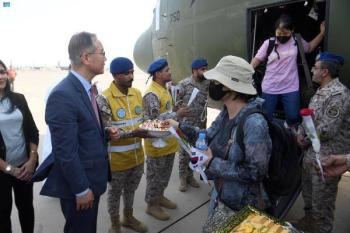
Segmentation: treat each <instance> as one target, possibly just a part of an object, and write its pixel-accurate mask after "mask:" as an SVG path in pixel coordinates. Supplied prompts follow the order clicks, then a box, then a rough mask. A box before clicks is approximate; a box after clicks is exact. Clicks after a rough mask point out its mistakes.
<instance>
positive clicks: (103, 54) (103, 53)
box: [88, 52, 106, 57]
mask: <svg viewBox="0 0 350 233" xmlns="http://www.w3.org/2000/svg"><path fill="white" fill-rule="evenodd" d="M88 54H100V55H102V56H104V57H105V56H106V52H99V53H88Z"/></svg>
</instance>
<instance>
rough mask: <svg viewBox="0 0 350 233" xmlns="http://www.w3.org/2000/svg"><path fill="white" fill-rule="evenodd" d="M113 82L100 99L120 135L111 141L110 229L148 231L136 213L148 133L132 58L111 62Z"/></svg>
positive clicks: (106, 118)
mask: <svg viewBox="0 0 350 233" xmlns="http://www.w3.org/2000/svg"><path fill="white" fill-rule="evenodd" d="M110 72H111V73H112V75H113V79H114V80H113V82H112V83H111V85H110V86H109V88H107V89H106V90H105V91H104V92H103V95H99V96H98V98H97V103H98V105H99V109H100V110H101V115H102V120H103V123H104V125H105V126H107V127H108V126H111V125H113V126H115V127H117V128H118V129H119V130H120V131H121V132H120V139H119V140H117V141H115V142H110V144H109V146H108V151H109V155H110V167H111V171H112V172H111V176H112V177H111V178H112V180H111V181H110V183H109V186H108V198H107V201H108V202H107V204H108V213H109V215H110V218H111V227H110V229H109V233H119V232H120V231H121V225H122V226H124V227H128V228H131V229H133V230H134V231H136V232H147V227H146V226H145V225H144V224H143V223H142V222H140V221H139V220H137V219H136V218H135V217H134V215H133V202H134V196H135V191H136V189H137V187H138V185H139V183H140V180H141V177H142V174H143V172H144V152H143V148H142V142H141V140H142V139H141V138H145V137H147V136H148V133H147V131H146V130H143V129H140V128H139V127H138V126H139V125H140V123H141V122H142V121H143V112H142V96H141V92H140V91H139V90H138V89H136V88H132V87H131V86H132V82H133V79H134V75H133V73H134V68H133V64H132V62H131V61H130V60H129V59H128V58H124V57H118V58H115V59H113V61H112V62H111V65H110ZM122 194H123V200H124V211H123V213H124V214H123V221H122V222H121V224H120V220H119V206H120V197H121V195H122Z"/></svg>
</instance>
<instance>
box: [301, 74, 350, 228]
mask: <svg viewBox="0 0 350 233" xmlns="http://www.w3.org/2000/svg"><path fill="white" fill-rule="evenodd" d="M309 108H312V109H314V123H315V127H316V130H317V133H318V135H319V138H320V142H321V150H320V155H321V156H327V155H330V154H346V153H349V152H350V118H349V116H350V91H349V89H348V88H346V87H345V86H344V85H343V84H342V83H340V81H339V80H338V78H336V79H333V80H332V81H331V82H330V83H328V84H327V85H326V86H324V87H323V88H319V89H318V90H317V92H316V94H315V95H314V96H313V97H312V99H311V101H310V104H309ZM314 164H315V152H314V151H313V148H312V147H309V148H308V149H307V151H306V152H305V156H304V161H303V177H302V179H303V180H302V181H303V192H302V193H303V197H304V202H305V207H304V209H305V213H306V215H308V214H309V215H311V216H312V218H313V219H314V220H315V223H316V224H314V226H315V228H316V229H315V232H321V233H324V232H332V228H333V220H334V209H335V200H336V196H337V190H338V183H339V180H340V177H326V178H325V181H324V182H323V181H322V180H321V177H320V176H318V175H317V172H316V170H315V167H314Z"/></svg>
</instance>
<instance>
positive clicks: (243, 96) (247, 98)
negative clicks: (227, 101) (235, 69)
mask: <svg viewBox="0 0 350 233" xmlns="http://www.w3.org/2000/svg"><path fill="white" fill-rule="evenodd" d="M255 98H256V95H249V94H244V93H240V92H236V95H235V97H233V100H236V99H241V100H243V101H244V102H245V103H248V102H249V101H250V100H252V99H255Z"/></svg>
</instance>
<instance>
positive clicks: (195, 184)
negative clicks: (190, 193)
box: [187, 175, 199, 188]
mask: <svg viewBox="0 0 350 233" xmlns="http://www.w3.org/2000/svg"><path fill="white" fill-rule="evenodd" d="M187 183H188V184H189V185H191V186H192V187H194V188H199V183H198V182H197V181H196V179H195V178H194V177H193V175H192V176H189V177H187Z"/></svg>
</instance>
